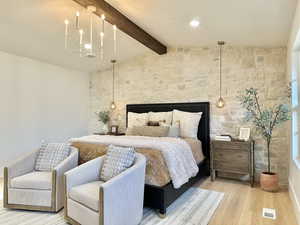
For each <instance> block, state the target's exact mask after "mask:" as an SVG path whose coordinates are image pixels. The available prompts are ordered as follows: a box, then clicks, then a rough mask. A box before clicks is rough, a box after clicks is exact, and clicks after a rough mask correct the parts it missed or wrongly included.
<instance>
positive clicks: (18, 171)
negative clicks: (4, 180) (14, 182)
mask: <svg viewBox="0 0 300 225" xmlns="http://www.w3.org/2000/svg"><path fill="white" fill-rule="evenodd" d="M38 151H39V150H35V151H33V152H30V153H28V154H26V155H25V156H23V157H21V158H19V159H17V160H16V161H15V162H13V163H11V164H10V165H8V166H7V167H5V168H4V170H6V171H7V177H8V179H10V178H13V177H18V176H21V175H24V174H26V173H29V172H31V171H33V170H34V165H35V159H36V156H37V153H38Z"/></svg>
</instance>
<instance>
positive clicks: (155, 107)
mask: <svg viewBox="0 0 300 225" xmlns="http://www.w3.org/2000/svg"><path fill="white" fill-rule="evenodd" d="M174 109H177V110H181V111H186V112H202V113H203V114H202V118H201V120H200V123H199V127H198V135H197V137H198V139H199V140H200V141H201V144H202V152H203V155H204V156H205V159H204V160H203V161H201V163H199V164H198V167H199V172H198V174H197V176H195V177H193V178H191V179H190V180H189V182H187V183H185V184H184V185H183V186H181V187H180V188H179V189H175V188H174V187H173V185H172V182H169V183H168V184H166V185H164V186H163V187H158V186H155V185H149V184H146V185H145V195H144V205H145V206H146V207H150V208H153V209H156V210H158V211H159V213H160V215H161V216H162V217H163V216H165V215H166V212H167V211H166V210H167V207H168V206H170V205H171V204H172V203H173V202H174V201H175V200H176V199H177V198H178V197H180V195H182V194H183V193H184V192H185V191H186V190H188V189H189V188H190V187H191V186H193V185H194V184H195V183H196V182H197V181H199V180H200V179H201V178H204V177H207V176H209V174H210V166H209V163H210V128H209V125H210V106H209V102H192V103H160V104H131V105H127V107H126V121H128V112H135V113H147V112H151V111H152V112H167V111H172V110H174ZM126 124H127V123H126Z"/></svg>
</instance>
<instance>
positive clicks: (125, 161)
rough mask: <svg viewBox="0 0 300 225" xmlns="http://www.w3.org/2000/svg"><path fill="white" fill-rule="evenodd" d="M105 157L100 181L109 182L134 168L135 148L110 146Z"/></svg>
mask: <svg viewBox="0 0 300 225" xmlns="http://www.w3.org/2000/svg"><path fill="white" fill-rule="evenodd" d="M104 157H105V158H104V162H103V166H102V168H101V171H100V180H102V181H108V180H110V179H111V178H113V177H115V176H117V175H118V174H120V173H122V172H123V171H124V170H126V169H127V168H129V167H131V166H132V164H133V163H134V159H135V151H134V148H133V147H121V146H114V145H110V146H109V147H108V150H107V153H106V155H105V156H104Z"/></svg>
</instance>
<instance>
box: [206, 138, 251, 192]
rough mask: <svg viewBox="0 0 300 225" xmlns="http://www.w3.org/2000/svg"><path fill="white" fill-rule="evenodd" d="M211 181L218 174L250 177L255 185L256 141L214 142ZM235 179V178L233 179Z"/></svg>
mask: <svg viewBox="0 0 300 225" xmlns="http://www.w3.org/2000/svg"><path fill="white" fill-rule="evenodd" d="M211 149H212V150H211V180H212V181H213V180H215V178H216V174H218V172H220V173H227V174H235V175H249V178H250V179H249V180H250V184H251V187H253V185H254V141H246V142H240V141H212V148H211ZM232 178H234V177H232Z"/></svg>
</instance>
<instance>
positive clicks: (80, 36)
mask: <svg viewBox="0 0 300 225" xmlns="http://www.w3.org/2000/svg"><path fill="white" fill-rule="evenodd" d="M82 40H83V30H82V29H80V30H79V52H80V57H82Z"/></svg>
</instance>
